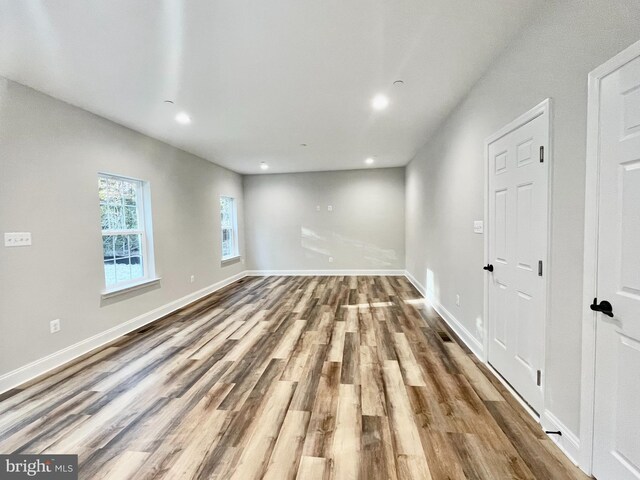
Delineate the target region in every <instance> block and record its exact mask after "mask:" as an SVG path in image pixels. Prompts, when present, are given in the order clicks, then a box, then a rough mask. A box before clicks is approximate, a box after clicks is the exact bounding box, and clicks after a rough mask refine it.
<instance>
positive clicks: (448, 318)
mask: <svg viewBox="0 0 640 480" xmlns="http://www.w3.org/2000/svg"><path fill="white" fill-rule="evenodd" d="M405 276H406V277H407V279H408V280H409V281H410V282H411V283H412V284H413V286H414V287H416V289H417V290H418V291H419V292H420V294H421V295H422V296H423V297H424V298H425V299H426V300H427V302H429V304H430V305H431V306H432V307H433V309H434V310H435V311H436V312H437V313H438V315H440V316H441V317H442V319H443V320H444V321H445V322H446V323H447V325H449V327H451V330H453V331H454V332H455V333H456V335H458V337H460V339H461V340H462V341H463V342H464V343H465V344H466V345H467V347H469V349H470V350H471V351H472V352H473V353H474V355H475V356H476V357H478V358H479V359H480V361H482V362H484V355H483V352H484V348H483V347H482V343H481V342H480V341H479V340H478V339H477V338H475V337H474V336H473V335H472V334H471V332H469V330H467V328H466V327H465V326H464V325H463V324H462V323H460V321H459V320H458V319H457V318H456V317H454V316H453V314H452V313H451V312H450V311H449V310H447V309H446V308H445V307H444V306H443V305H442V304H441V303H440V301H439V300H438V299H437V298H435V297H434V296H433V295H429V294H428V292H427V291H426V289H425V288H424V286H423V285H422V284H421V283H420V282H419V281H418V280H417V279H416V278H415V277H414V276H413V275H411V274H410V273H409V272H408V271H407V272H405Z"/></svg>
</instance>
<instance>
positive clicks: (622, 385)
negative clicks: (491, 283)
mask: <svg viewBox="0 0 640 480" xmlns="http://www.w3.org/2000/svg"><path fill="white" fill-rule="evenodd" d="M586 190H587V198H586V217H585V219H586V221H585V286H584V302H585V323H584V328H583V376H582V378H583V383H582V407H581V432H582V439H581V444H582V449H583V451H584V453H583V454H582V459H581V466H582V468H583V469H584V470H585V471H588V472H589V473H593V474H594V475H595V476H596V477H597V478H599V479H601V480H608V479H615V480H628V479H639V478H640V442H639V441H638V439H639V438H640V408H638V405H639V404H638V402H639V401H640V42H639V43H637V44H635V45H633V46H632V47H630V48H629V49H627V50H625V51H624V52H622V53H621V54H619V55H617V56H616V57H614V58H613V59H612V60H610V61H609V62H607V63H605V64H604V65H603V66H601V67H599V68H598V69H596V70H595V71H594V72H592V73H591V74H590V79H589V121H588V146H587V188H586ZM594 298H597V299H598V303H600V302H602V301H603V300H606V301H608V302H610V303H611V304H612V307H613V317H611V318H610V317H609V316H607V315H605V314H603V313H596V312H593V311H591V310H590V309H589V308H588V305H589V304H590V303H592V301H593V299H594Z"/></svg>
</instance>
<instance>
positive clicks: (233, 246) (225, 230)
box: [220, 197, 240, 260]
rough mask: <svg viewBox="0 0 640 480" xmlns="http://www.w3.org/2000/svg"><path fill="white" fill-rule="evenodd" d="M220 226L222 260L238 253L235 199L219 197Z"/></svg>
mask: <svg viewBox="0 0 640 480" xmlns="http://www.w3.org/2000/svg"><path fill="white" fill-rule="evenodd" d="M220 227H221V230H222V260H228V259H230V258H233V257H237V256H238V255H240V253H239V252H238V222H237V220H236V199H235V198H232V197H220Z"/></svg>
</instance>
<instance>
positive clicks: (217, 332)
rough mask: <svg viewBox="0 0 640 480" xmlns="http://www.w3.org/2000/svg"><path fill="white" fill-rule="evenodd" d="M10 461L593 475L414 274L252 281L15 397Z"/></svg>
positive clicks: (2, 427) (162, 471)
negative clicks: (437, 308) (63, 458)
mask: <svg viewBox="0 0 640 480" xmlns="http://www.w3.org/2000/svg"><path fill="white" fill-rule="evenodd" d="M489 375H490V374H489ZM0 452H1V453H11V452H15V453H43V452H47V453H77V454H79V456H80V478H85V479H101V478H106V479H117V480H121V479H127V478H135V479H160V478H163V479H183V478H184V479H190V478H198V479H208V478H217V479H242V480H246V479H252V478H261V477H262V478H268V479H289V478H300V479H304V480H307V479H316V478H317V479H328V478H335V479H352V478H361V479H366V480H368V479H396V478H397V479H429V478H432V479H491V480H496V479H512V478H513V479H544V480H550V479H584V478H587V477H586V476H584V475H583V474H582V473H581V472H580V471H579V470H578V469H577V468H576V467H574V466H573V465H571V463H570V462H569V461H568V460H567V459H566V458H565V457H564V456H563V455H562V454H561V453H560V452H559V450H557V448H556V447H555V445H554V444H553V443H552V442H551V441H550V440H549V439H548V438H547V437H546V436H545V435H544V434H543V432H542V431H541V430H540V428H539V426H538V425H537V424H536V423H535V422H534V421H533V420H532V419H531V418H530V417H529V416H528V415H527V414H526V412H524V410H523V409H522V408H521V407H520V406H519V405H518V403H517V402H516V401H515V400H514V399H513V398H512V397H511V396H510V395H509V393H507V392H506V391H505V390H504V388H503V387H502V386H501V384H500V383H499V382H497V381H495V379H492V378H490V377H488V376H487V372H486V371H485V369H484V367H483V366H482V365H479V364H478V363H477V362H476V361H475V360H474V357H472V356H471V354H470V353H469V352H468V351H466V350H465V349H464V348H463V347H461V346H460V345H459V344H458V343H457V342H456V341H455V339H453V337H452V336H451V334H450V333H448V332H447V331H446V330H445V328H444V326H443V324H442V323H441V320H440V319H439V317H438V316H437V314H436V313H435V312H434V311H433V310H431V309H429V308H428V307H425V306H424V304H423V302H422V301H421V300H420V296H419V294H418V292H417V291H416V290H415V289H414V288H413V287H412V286H411V284H410V283H409V282H408V281H407V280H406V279H405V278H402V277H253V278H251V277H250V278H245V279H243V280H240V281H238V282H236V283H234V284H233V285H231V286H229V287H227V288H225V289H223V290H220V291H218V292H216V293H214V294H212V295H210V296H209V297H207V298H205V299H203V300H201V301H199V302H197V303H195V304H193V305H191V306H189V307H187V308H185V309H183V310H181V311H179V312H177V313H175V314H173V315H170V316H168V317H166V318H164V319H162V320H160V321H158V322H156V323H154V324H153V325H151V326H147V327H145V328H143V329H141V330H139V331H137V332H134V333H131V334H129V335H127V336H125V337H123V338H122V339H120V340H118V341H116V342H114V343H113V344H111V345H109V346H107V347H106V348H104V349H102V350H100V351H97V352H94V353H93V354H91V355H88V356H86V357H84V358H82V359H80V360H79V361H77V362H76V363H74V364H72V365H68V366H66V367H65V368H62V369H60V370H59V371H56V372H54V373H53V374H52V375H49V376H47V377H46V378H44V379H41V380H38V381H34V382H32V383H31V384H29V385H26V386H24V387H23V388H21V389H20V390H15V391H12V392H10V394H9V395H6V396H5V398H4V400H2V401H1V402H0Z"/></svg>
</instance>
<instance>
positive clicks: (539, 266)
mask: <svg viewBox="0 0 640 480" xmlns="http://www.w3.org/2000/svg"><path fill="white" fill-rule="evenodd" d="M538 276H539V277H541V276H542V260H538Z"/></svg>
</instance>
